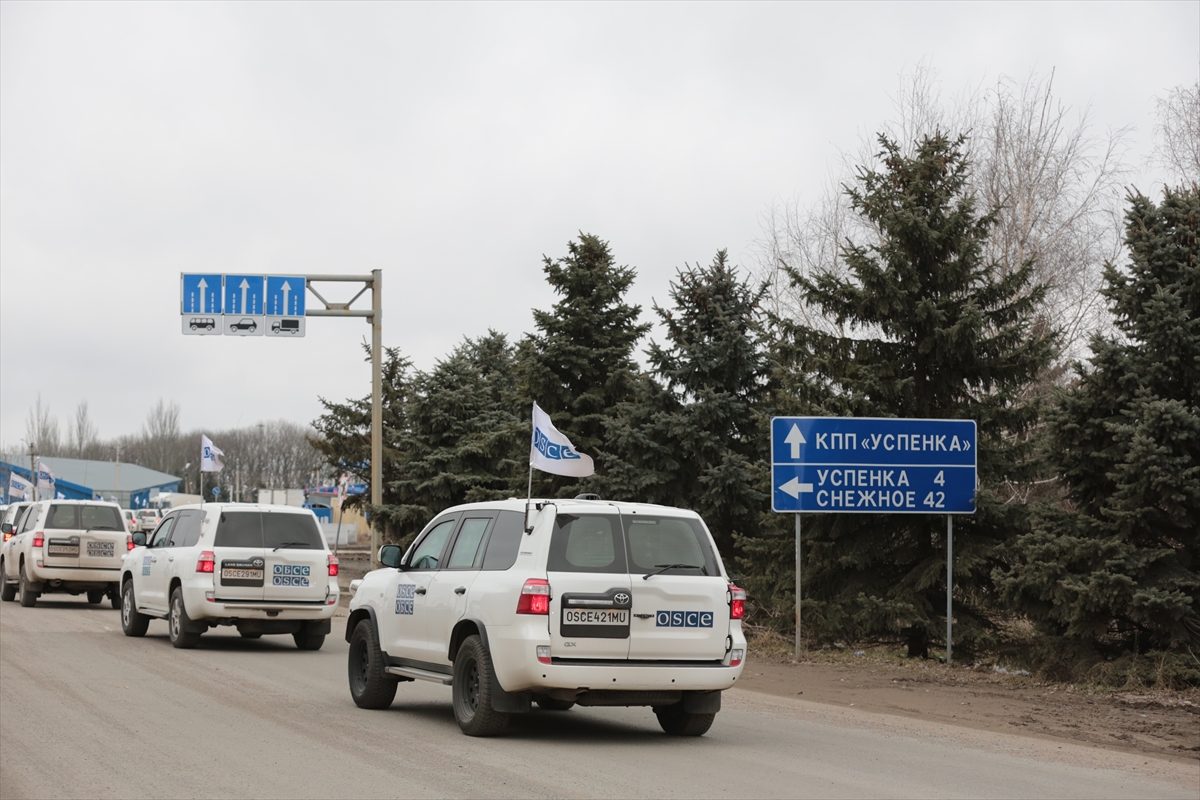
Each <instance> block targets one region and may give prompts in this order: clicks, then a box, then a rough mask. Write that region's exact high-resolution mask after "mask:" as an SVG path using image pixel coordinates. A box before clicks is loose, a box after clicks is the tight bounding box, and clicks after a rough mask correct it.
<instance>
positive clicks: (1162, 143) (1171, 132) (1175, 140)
mask: <svg viewBox="0 0 1200 800" xmlns="http://www.w3.org/2000/svg"><path fill="white" fill-rule="evenodd" d="M1157 105H1158V109H1157V110H1158V124H1157V125H1155V126H1154V140H1155V141H1154V161H1155V162H1156V163H1157V165H1158V166H1160V167H1162V168H1163V169H1165V170H1166V171H1167V172H1168V173H1169V180H1170V181H1171V183H1173V184H1186V185H1194V184H1196V183H1200V81H1197V82H1196V83H1195V84H1193V85H1192V86H1191V87H1190V88H1189V87H1187V86H1176V87H1175V88H1174V89H1172V90H1171V91H1170V92H1168V93H1167V96H1166V97H1165V98H1159V99H1158V104H1157Z"/></svg>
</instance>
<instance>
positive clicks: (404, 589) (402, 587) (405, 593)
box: [396, 583, 417, 615]
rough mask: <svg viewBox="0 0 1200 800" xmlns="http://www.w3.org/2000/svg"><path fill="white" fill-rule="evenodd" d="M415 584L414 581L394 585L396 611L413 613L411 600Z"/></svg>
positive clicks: (413, 597)
mask: <svg viewBox="0 0 1200 800" xmlns="http://www.w3.org/2000/svg"><path fill="white" fill-rule="evenodd" d="M416 589H417V585H416V584H415V583H401V584H399V585H398V586H397V587H396V613H397V614H408V615H411V614H412V613H413V600H414V599H415V595H414V594H413V592H415V591H416Z"/></svg>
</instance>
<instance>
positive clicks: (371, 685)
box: [347, 619, 399, 709]
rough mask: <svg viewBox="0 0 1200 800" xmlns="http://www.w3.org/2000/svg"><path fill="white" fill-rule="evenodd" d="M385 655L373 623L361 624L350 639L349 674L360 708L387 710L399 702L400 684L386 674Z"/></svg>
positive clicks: (354, 698) (360, 622)
mask: <svg viewBox="0 0 1200 800" xmlns="http://www.w3.org/2000/svg"><path fill="white" fill-rule="evenodd" d="M383 667H384V664H383V651H382V650H380V649H379V640H378V638H377V637H376V635H375V627H374V626H373V625H371V620H369V619H364V620H360V621H359V623H358V625H357V626H355V628H354V633H353V634H351V636H350V656H349V658H348V660H347V672H348V677H349V679H350V697H351V698H352V699H353V700H354V705H356V706H358V707H359V708H376V709H378V708H387V707H388V706H390V705H391V704H392V701H393V700H395V699H396V687H397V686H398V684H399V681H397V680H396V679H395V678H392V677H391V676H390V675H388V674H387V673H386V672H384V671H383Z"/></svg>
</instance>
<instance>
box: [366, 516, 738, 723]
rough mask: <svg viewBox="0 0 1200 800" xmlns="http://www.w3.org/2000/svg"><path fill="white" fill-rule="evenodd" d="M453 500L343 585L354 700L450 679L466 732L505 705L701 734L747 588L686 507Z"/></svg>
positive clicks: (730, 664)
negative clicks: (600, 710)
mask: <svg viewBox="0 0 1200 800" xmlns="http://www.w3.org/2000/svg"><path fill="white" fill-rule="evenodd" d="M587 497H588V496H582V497H581V498H576V499H575V500H550V501H546V500H541V501H537V502H536V506H535V508H536V512H531V514H530V523H531V526H532V529H531V530H530V531H529V532H528V533H527V532H526V530H525V501H524V500H506V501H497V502H489V503H474V504H470V505H462V506H456V507H454V508H451V509H448V510H447V511H445V512H443V513H441V514H439V515H438V516H437V517H435V518H434V520H433V521H432V522H430V523H429V525H427V526H426V527H425V529H424V530H423V531H422V532H421V534H420V536H418V537H417V538H416V540H414V542H413V544H412V546H411V547H409V548H408V551H407V552H405V553H402V552H401V550H400V548H399V547H398V546H396V545H385V546H384V547H383V548H381V549H380V553H379V556H380V561H381V563H383V564H384V567H383V568H381V569H377V570H374V571H372V572H370V573H368V574H367V575H366V577H364V578H363V579H362V580H361V581H354V582H353V583H352V584H351V591H353V592H354V597H353V599H352V600H351V603H350V616H349V619H348V620H347V624H346V638H347V641H349V642H350V654H349V665H348V671H349V682H350V695H351V697H352V698H353V699H354V702H355V703H356V704H357V705H358V706H360V707H362V708H387V707H388V706H389V705H391V703H392V700H393V699H394V698H395V695H396V689H397V684H398V683H399V682H400V681H411V680H414V679H419V680H427V681H434V682H438V683H442V684H444V685H446V686H450V687H452V692H453V706H454V715H455V718H456V719H457V720H458V724H459V727H460V728H461V729H462V730H463V732H464V733H466V734H468V735H471V736H491V735H495V734H498V733H500V732H501V731H503V729H504V727H505V726H506V725H507V723H508V721H509V718H510V716H511V715H512V714H514V713H521V712H525V711H528V710H529V709H530V704H531V703H533V702H536V703H537V704H538V705H539V706H541V707H542V708H545V709H555V710H566V709H568V708H570V707H571V706H573V705H575V704H578V705H581V706H650V707H651V708H653V710H654V713H655V715H656V716H657V717H658V721H659V724H660V725H661V726H662V728H663V730H665V731H666V732H667V733H669V734H673V735H680V736H699V735H701V734H703V733H705V732H706V731H708V729H709V727H710V726H711V725H712V722H713V718H714V717H715V715H716V713H717V712H718V711H719V710H720V708H721V692H722V691H723V690H725V689H729V688H731V687H732V686H733V685H734V683H735V682H736V681H737V679H738V677H739V676H740V675H741V673H742V668H743V657H744V654H745V649H746V640H745V637H744V636H743V635H742V623H741V619H742V616H743V614H744V610H745V597H746V595H745V592H743V591H742V590H741V589H739V588H738V587H737V586H734V585H733V583H731V582H730V580H729V578H728V576H727V574H726V572H725V568H724V566H723V565H722V563H721V558H720V556H719V555H718V553H717V549H716V546H715V545H714V543H713V540H712V536H711V535H710V534H709V532H708V529H707V528H706V527H705V525H704V522H703V521H702V520H701V519H700V517H699V516H698V515H697V514H695V513H694V512H691V511H685V510H682V509H678V508H669V507H665V506H654V505H644V504H636V503H611V502H605V501H601V500H598V499H584V498H587Z"/></svg>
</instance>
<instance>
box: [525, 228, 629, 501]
mask: <svg viewBox="0 0 1200 800" xmlns="http://www.w3.org/2000/svg"><path fill="white" fill-rule="evenodd" d="M543 269H544V271H545V273H546V280H547V281H548V282H549V283H550V286H551V287H552V288H553V289H554V291H555V293H556V294H558V295H559V298H560V299H559V301H558V302H557V303H555V304H554V307H553V309H551V310H550V311H542V310H538V309H535V310H534V312H533V323H534V326H535V327H536V328H537V332H536V333H535V334H533V335H531V336H529V337H528V338H526V339H525V340H524V341H523V342H521V345H520V350H519V367H520V371H521V373H522V384H523V392H524V395H525V398H526V404H525V409H524V410H522V412H521V413H523V414H526V415H528V414H529V409H530V404H532V403H533V402H536V403H537V404H538V405H539V406H541V408H542V409H543V410H545V411H546V412H547V413H548V414H550V416H551V418H552V419H553V420H554V424H555V427H557V428H558V429H559V430H561V431H562V432H563V433H565V434H566V435H567V436H568V437H570V439H571V442H572V443H573V444H574V445H575V447H576V449H578V450H580V451H581V452H584V453H587V454H589V455H591V456H593V457H595V456H597V455H598V454H599V453H600V452H601V451H602V450H604V449H605V436H606V426H607V424H608V421H609V417H610V415H611V413H612V410H613V409H614V408H615V407H616V406H617V404H618V403H622V402H625V401H628V400H630V399H632V397H633V393H634V375H635V374H636V365H635V364H634V361H633V348H634V345H635V344H637V341H638V340H639V339H640V338H641V337H642V336H644V335H645V334H646V331H648V330H649V325H645V324H640V323H638V316H639V315H640V314H641V307H640V306H636V305H629V304H628V303H626V302H625V294H626V292H627V291H628V290H629V287H630V286H631V285H632V284H633V279H634V271H633V270H632V269H630V268H629V267H623V266H617V264H616V261H615V259H614V258H613V256H612V252H611V251H610V249H609V246H608V243H607V242H605V241H603V240H601V239H600V238H598V237H596V236H593V235H591V234H583V233H581V234H580V236H579V240H578V241H577V242H570V243H568V245H567V256H566V257H565V258H560V259H551V258H548V257H547V258H544V267H543ZM526 430H527V431H528V426H527V428H526ZM525 463H528V462H527V461H526V462H525ZM603 466H604V464H603V460H602V459H600V460H598V461H597V470H598V471H599V470H601V469H602V468H603ZM517 486H519V488H520V489H522V490H523V489H524V488H525V486H524V483H523V482H522V481H518V482H517ZM534 486H535V494H541V495H543V496H557V495H558V494H560V493H563V494H570V493H573V492H576V491H581V490H587V489H588V488H589V487H593V486H594V481H591V480H590V479H583V480H582V481H577V479H574V478H560V477H557V476H550V475H545V474H542V473H537V474H536V475H535V476H534ZM514 488H516V487H514Z"/></svg>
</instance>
